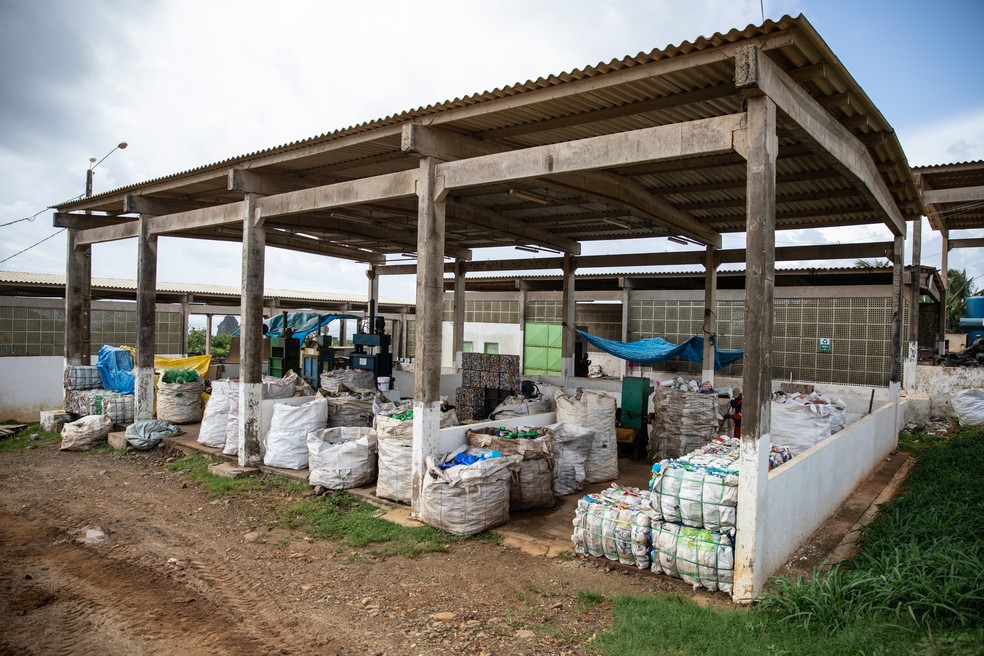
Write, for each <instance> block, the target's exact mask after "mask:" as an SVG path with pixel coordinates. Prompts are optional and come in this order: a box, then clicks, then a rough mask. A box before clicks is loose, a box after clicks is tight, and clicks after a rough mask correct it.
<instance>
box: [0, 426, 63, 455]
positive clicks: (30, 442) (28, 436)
mask: <svg viewBox="0 0 984 656" xmlns="http://www.w3.org/2000/svg"><path fill="white" fill-rule="evenodd" d="M34 435H37V437H36V438H34V437H32V436H34ZM51 442H61V435H59V434H58V433H54V432H52V431H46V430H42V429H41V424H31V425H30V426H28V427H27V428H24V429H21V430H20V431H18V432H17V434H15V435H12V436H10V437H8V438H4V439H0V453H3V452H7V451H20V450H21V449H36V448H37V447H39V446H41V445H43V444H45V443H51Z"/></svg>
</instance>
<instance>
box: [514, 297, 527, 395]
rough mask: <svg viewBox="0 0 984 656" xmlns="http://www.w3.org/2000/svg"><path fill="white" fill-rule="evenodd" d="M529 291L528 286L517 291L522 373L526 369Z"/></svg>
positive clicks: (520, 366) (520, 371)
mask: <svg viewBox="0 0 984 656" xmlns="http://www.w3.org/2000/svg"><path fill="white" fill-rule="evenodd" d="M526 295H527V292H526V288H525V287H523V286H520V288H519V291H518V292H517V293H516V300H517V302H518V303H519V308H517V309H518V310H519V314H517V316H518V317H519V343H520V347H519V373H520V375H522V374H523V372H524V371H526V301H527V298H526Z"/></svg>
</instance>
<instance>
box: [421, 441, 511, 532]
mask: <svg viewBox="0 0 984 656" xmlns="http://www.w3.org/2000/svg"><path fill="white" fill-rule="evenodd" d="M519 460H520V456H507V455H501V454H499V453H497V452H496V451H488V450H485V449H475V448H472V447H461V448H460V449H458V450H456V451H452V452H451V453H449V454H446V455H441V456H428V457H427V461H426V463H427V464H426V471H425V473H424V481H423V486H422V488H421V491H420V519H421V521H423V522H425V523H427V524H430V525H431V526H434V527H436V528H439V529H441V530H444V531H447V532H448V533H451V534H452V535H457V536H461V537H468V536H471V535H476V534H478V533H481V532H482V531H485V530H488V529H490V528H492V527H494V526H498V525H500V524H505V523H506V522H508V521H509V481H510V479H511V478H512V473H511V471H510V467H511V466H513V465H515V464H516V463H518V462H519Z"/></svg>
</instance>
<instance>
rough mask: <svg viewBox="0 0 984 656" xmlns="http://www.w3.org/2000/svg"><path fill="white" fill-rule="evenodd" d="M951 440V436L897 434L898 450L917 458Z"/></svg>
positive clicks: (903, 432)
mask: <svg viewBox="0 0 984 656" xmlns="http://www.w3.org/2000/svg"><path fill="white" fill-rule="evenodd" d="M950 438H951V434H949V433H947V434H943V435H934V434H933V433H927V432H925V431H922V432H919V433H908V432H906V431H902V432H901V433H899V449H901V450H902V451H905V452H906V453H911V454H912V455H914V456H916V457H917V458H918V457H919V456H920V455H922V454H923V453H926V452H927V451H929V450H931V449H934V448H936V447H939V446H943V445H944V444H946V443H947V442H948V441H949V440H950Z"/></svg>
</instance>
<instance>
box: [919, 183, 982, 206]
mask: <svg viewBox="0 0 984 656" xmlns="http://www.w3.org/2000/svg"><path fill="white" fill-rule="evenodd" d="M979 200H984V187H959V188H957V189H929V190H927V191H924V192H922V202H923V205H939V204H940V203H972V202H974V201H979Z"/></svg>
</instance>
